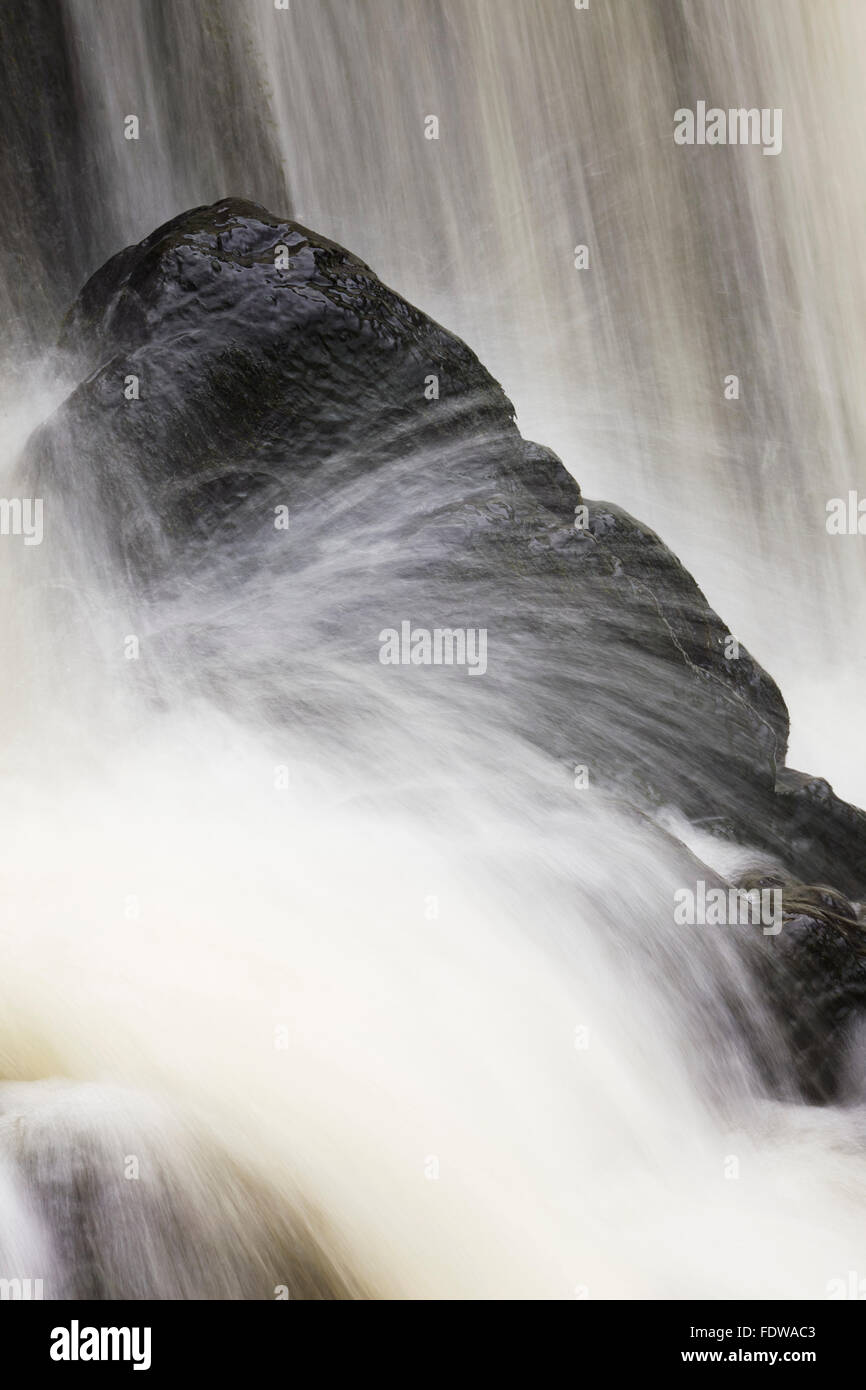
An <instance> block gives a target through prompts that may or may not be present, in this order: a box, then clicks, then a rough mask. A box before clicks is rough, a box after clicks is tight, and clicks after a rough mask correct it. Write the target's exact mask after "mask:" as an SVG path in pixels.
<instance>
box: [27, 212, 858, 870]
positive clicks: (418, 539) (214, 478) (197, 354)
mask: <svg viewBox="0 0 866 1390" xmlns="http://www.w3.org/2000/svg"><path fill="white" fill-rule="evenodd" d="M64 340H65V343H66V345H67V347H68V348H69V349H70V350H71V351H72V352H73V353H74V354H75V355H76V358H77V360H78V361H79V362H80V363H81V364H82V370H83V371H84V372H86V379H85V380H84V381H83V382H82V384H81V385H80V386H79V387H78V389H77V390H76V391H74V392H73V394H72V395H71V396H70V398H69V399H68V401H67V402H66V403H65V405H64V406H63V407H62V409H61V410H60V411H59V412H58V413H57V414H56V415H55V416H54V417H53V419H52V420H51V421H50V422H49V423H48V425H47V426H46V427H45V428H44V429H42V430H41V431H40V433H39V434H38V435H37V436H36V437H35V438H34V440H33V442H32V444H31V448H30V452H29V460H30V467H31V469H32V471H33V473H34V475H35V477H36V479H37V480H38V486H39V488H40V490H41V492H42V493H43V494H44V495H45V497H46V506H51V499H52V498H55V499H62V506H61V505H58V506H57V507H56V511H57V514H58V515H60V516H62V517H63V518H64V519H65V522H66V523H67V525H68V527H69V528H70V529H73V528H74V527H75V519H76V516H78V517H79V518H80V519H81V521H82V524H84V521H85V512H86V522H87V525H88V526H90V527H91V528H92V524H93V517H94V516H97V517H100V518H102V537H103V541H104V547H105V554H104V557H103V559H104V563H105V564H106V565H117V564H119V565H120V566H121V567H122V569H123V570H124V572H125V573H126V574H127V575H128V579H129V583H130V584H131V585H133V586H135V587H137V588H138V589H140V590H142V591H149V590H153V589H154V588H155V587H156V588H158V589H159V590H160V592H163V593H164V592H165V591H166V589H167V587H168V588H170V587H171V585H172V583H176V584H178V585H182V584H183V583H185V582H188V581H189V577H190V575H192V574H195V575H196V576H198V578H199V580H201V577H202V575H203V574H206V573H209V574H212V573H213V572H214V567H215V566H219V565H220V564H222V566H223V570H222V577H223V579H224V580H225V578H226V576H227V574H228V573H229V567H230V563H231V561H230V557H231V556H237V554H238V553H239V550H240V549H242V550H243V555H244V564H245V567H246V570H248V569H249V566H250V565H251V564H252V565H260V566H261V567H262V569H263V570H267V568H268V567H272V568H274V569H276V568H280V569H282V570H285V569H287V568H288V569H289V570H293V571H294V572H295V574H296V577H297V584H298V590H299V592H300V591H303V585H304V583H305V581H307V582H309V579H310V576H311V575H312V574H313V573H314V572H315V573H317V574H318V575H320V577H321V580H322V583H323V584H325V583H326V581H327V580H328V579H330V582H331V585H332V587H331V590H330V592H327V593H324V594H323V593H322V592H321V586H320V588H319V591H318V596H319V601H318V602H317V604H315V605H310V604H309V603H308V604H307V612H306V615H305V617H306V621H307V622H308V624H309V625H310V626H311V628H312V629H313V630H312V631H311V632H308V633H307V637H308V638H309V639H311V640H312V641H313V642H314V643H315V646H316V650H317V655H318V658H319V659H320V660H322V661H325V662H327V660H328V658H329V656H330V657H333V658H334V659H335V661H336V660H339V663H341V665H342V666H343V669H346V668H347V666H354V665H356V664H357V663H363V664H365V665H366V666H367V667H368V668H370V670H369V676H370V679H371V680H375V679H377V678H380V677H385V676H386V675H387V674H388V672H387V668H381V669H378V670H377V664H378V661H379V641H378V638H379V633H380V630H383V629H390V628H399V626H400V623H401V622H402V621H409V622H410V623H411V624H412V625H413V628H414V627H418V628H426V629H428V630H432V629H434V628H436V627H439V626H444V627H449V628H454V627H461V626H463V627H467V628H482V627H483V628H486V629H487V631H488V646H489V657H488V670H487V672H486V674H485V679H484V680H483V681H468V682H467V681H465V679H463V680H462V683H461V682H457V681H455V680H454V679H451V680H450V681H446V680H444V679H443V680H442V681H440V682H439V686H438V689H439V690H440V691H443V692H447V699H449V700H451V701H458V702H460V703H461V704H462V705H463V706H466V709H467V717H469V718H477V719H478V722H479V726H480V727H483V726H484V724H485V721H488V720H490V719H495V720H496V721H499V720H504V721H505V722H506V724H508V725H509V726H514V727H517V728H519V729H520V731H521V732H523V733H525V734H527V735H528V736H529V737H530V738H531V739H533V740H534V741H536V742H537V743H539V744H540V745H541V746H542V747H544V748H545V749H546V750H547V751H549V752H552V753H554V754H555V755H556V757H557V758H559V759H560V760H561V761H562V762H563V763H564V764H566V765H569V766H570V765H572V764H577V765H585V766H586V767H587V769H588V775H589V777H590V778H591V779H593V780H594V781H596V782H599V783H602V784H606V785H609V786H615V787H617V788H618V789H620V790H622V792H623V794H624V795H626V796H627V798H628V799H629V800H631V801H632V802H633V803H634V804H635V805H637V806H639V807H640V808H642V809H650V810H654V809H656V808H658V807H659V806H663V805H673V806H676V807H677V808H678V809H680V810H681V811H682V812H683V813H684V814H685V815H686V816H688V817H689V818H690V819H692V820H694V821H697V822H700V823H701V824H702V825H704V826H705V827H706V828H709V829H711V830H715V831H716V832H718V833H719V834H723V835H728V836H730V837H736V838H740V839H743V840H745V841H746V842H747V843H750V844H752V845H755V846H759V847H762V848H764V849H766V850H767V851H768V852H771V853H773V854H775V855H776V856H777V857H781V858H782V859H783V860H785V859H787V858H789V856H790V855H791V853H792V850H793V849H794V848H795V849H796V865H791V868H792V869H795V871H796V874H797V875H798V876H799V877H801V878H819V879H825V878H827V877H828V876H829V877H832V878H833V881H834V882H835V883H836V885H837V886H838V887H839V888H840V889H841V890H842V891H844V892H846V893H849V894H852V895H855V896H859V894H860V893H861V892H862V889H863V884H864V881H866V835H864V824H866V822H864V817H863V816H862V814H861V813H860V812H857V811H854V810H852V809H851V808H849V807H845V806H843V805H842V803H839V802H838V801H837V800H836V798H835V797H833V795H832V793H831V792H830V791H829V789H827V790H826V791H822V793H821V795H819V796H818V795H814V794H813V793H811V792H810V791H809V787H810V786H813V785H814V784H813V783H810V782H809V780H808V779H801V780H800V781H797V780H796V778H795V779H794V780H792V779H791V778H790V776H789V777H787V778H784V779H783V778H782V769H783V767H784V757H785V748H786V740H787V731H788V719H787V713H786V709H785V705H784V702H783V700H782V697H781V695H780V693H779V691H778V689H777V687H776V685H775V684H774V682H773V681H772V680H771V679H770V677H769V676H768V675H767V674H766V673H765V672H764V671H763V670H761V668H760V667H759V666H758V665H757V663H756V662H755V661H754V660H753V659H752V658H751V657H750V656H749V654H748V653H747V652H746V651H745V650H743V649H742V647H740V648H739V649H738V648H737V647H736V646H735V644H733V643H732V641H731V636H730V634H729V632H728V630H727V629H726V627H725V625H724V623H723V622H722V621H721V619H720V618H719V617H718V616H717V615H716V614H715V613H714V612H713V611H712V609H711V608H710V607H709V605H708V604H707V602H706V600H705V599H704V597H703V595H702V594H701V592H700V590H699V588H698V587H697V585H696V584H695V582H694V580H693V579H692V578H691V577H690V575H689V574H688V573H687V572H686V570H685V569H684V568H683V566H682V565H681V564H680V563H679V562H678V560H677V559H676V557H675V556H674V555H672V554H671V552H670V551H669V550H668V549H667V548H666V547H665V546H664V544H663V543H662V542H661V541H660V540H659V538H658V536H656V535H655V534H653V533H652V532H651V531H650V530H649V529H648V528H647V527H645V526H643V525H641V524H640V523H639V522H637V521H635V520H634V519H633V518H632V517H630V516H628V515H627V514H626V513H625V512H623V511H622V510H620V509H619V508H618V507H615V506H612V505H611V504H609V503H601V502H592V501H588V500H587V499H584V498H582V497H581V493H580V489H579V487H578V484H577V483H576V482H575V481H574V479H573V478H572V477H571V475H570V474H569V473H568V472H567V470H566V469H565V468H564V467H563V465H562V463H561V462H560V460H559V459H558V458H557V457H556V456H555V455H554V454H553V453H551V451H550V450H548V449H545V448H543V447H541V446H539V445H537V444H533V443H528V442H526V441H525V440H524V439H523V438H522V437H521V435H520V433H519V431H518V429H517V427H516V424H515V421H514V410H513V407H512V405H511V403H510V402H509V400H508V399H507V398H506V396H505V394H504V393H503V391H502V389H501V388H500V386H499V385H498V384H497V383H496V382H495V381H494V380H493V378H492V377H491V376H490V374H489V373H488V372H487V371H486V370H485V368H484V367H483V366H482V365H481V363H480V362H479V360H478V358H477V357H476V356H475V354H474V353H473V352H471V351H470V349H469V348H468V347H467V346H466V345H465V344H464V343H462V342H461V341H460V340H459V339H458V338H456V337H454V335H453V334H450V333H448V332H447V331H446V330H445V329H443V328H441V327H440V326H439V325H438V324H436V323H434V322H433V321H432V320H431V319H430V318H428V317H427V316H426V315H425V314H423V313H422V312H420V310H418V309H416V308H413V306H412V305H410V304H408V303H407V302H406V301H405V300H404V299H402V298H401V297H400V296H399V295H398V294H396V293H394V291H392V290H390V289H388V288H387V287H386V286H385V285H383V284H382V283H381V281H380V280H379V279H378V278H377V276H376V275H375V274H374V272H373V271H372V270H370V268H369V267H368V266H366V265H365V264H364V263H363V262H362V261H360V260H359V259H358V258H357V257H356V256H354V255H352V254H351V252H349V251H346V250H344V249H343V248H341V247H339V246H336V245H335V244H334V243H333V242H330V241H327V240H326V239H325V238H323V237H320V236H318V235H316V234H315V233H313V232H311V231H309V230H308V229H307V228H305V227H302V226H299V225H298V224H296V223H293V222H288V221H285V220H283V219H280V218H278V217H274V216H272V215H271V214H270V213H268V212H266V211H265V209H263V208H261V207H258V206H256V205H254V204H251V203H246V202H241V201H239V200H235V199H226V200H224V201H222V202H219V203H217V204H215V205H214V206H212V207H203V208H196V209H194V210H192V211H190V212H187V213H184V214H183V215H181V216H180V217H177V218H175V219H174V220H173V221H171V222H169V223H167V224H166V225H165V226H163V227H160V228H158V229H157V230H156V231H155V232H153V233H152V235H150V236H149V237H147V238H145V240H144V241H142V242H141V243H140V244H139V245H137V246H132V247H129V248H128V249H126V250H125V251H122V252H120V253H119V254H118V255H116V256H114V257H113V258H112V259H111V260H110V261H109V262H108V263H107V264H106V265H105V266H103V268H102V269H101V270H99V271H98V272H97V273H96V274H95V275H94V276H93V277H92V278H91V279H90V280H89V281H88V283H87V285H86V286H85V287H84V289H83V291H82V293H81V295H80V296H79V298H78V300H77V302H76V304H75V306H74V307H73V309H72V311H71V313H70V314H69V316H68V319H67V322H66V326H65V333H64ZM132 378H135V379H136V381H135V382H133V381H132V380H131V379H132ZM434 378H435V381H434V380H433V379H434ZM437 392H438V395H437ZM136 394H137V395H138V398H137V399H136V398H135V397H136ZM72 460H74V467H73V466H72V463H71V461H72ZM280 506H285V507H288V509H289V512H290V518H291V521H290V526H291V544H290V545H288V546H287V545H284V544H281V539H282V538H281V537H280V535H279V531H278V530H276V529H275V526H274V517H275V510H274V509H275V508H277V507H280ZM582 506H585V508H586V511H585V512H583V513H582V512H581V511H580V510H579V509H580V508H581V507H582ZM82 509H84V511H82ZM576 509H578V510H576ZM576 523H577V524H576ZM347 547H349V550H350V554H349V555H347V554H346V549H347ZM97 549H98V547H97ZM334 555H337V556H338V559H337V560H336V561H334V559H333V556H334ZM313 608H314V609H315V612H313V611H312V609H313ZM222 656H223V654H222V653H221V657H222ZM197 659H198V662H199V666H200V669H201V671H202V672H203V673H204V677H205V678H206V672H207V664H208V658H207V641H206V639H205V638H203V637H200V641H199V644H198V647H197ZM412 674H414V672H407V679H409V678H410V676H411V675H412ZM442 674H443V676H444V675H445V674H446V673H444V672H443V673H442ZM447 674H448V675H449V676H450V675H451V674H452V673H451V672H448V673H447ZM213 679H214V681H216V680H217V673H216V671H214V673H213ZM221 680H222V684H223V687H224V694H225V697H226V698H228V699H231V698H232V692H231V680H230V679H229V680H226V679H225V673H224V671H223V674H222V677H221ZM265 684H267V683H266V682H265ZM254 685H255V682H254V681H248V682H246V686H247V688H249V689H252V688H253V687H254ZM367 688H368V689H369V683H368V687H367ZM383 688H387V687H384V686H383Z"/></svg>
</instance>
